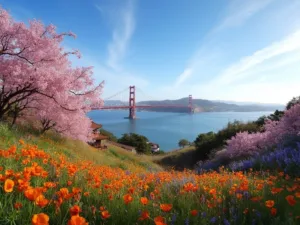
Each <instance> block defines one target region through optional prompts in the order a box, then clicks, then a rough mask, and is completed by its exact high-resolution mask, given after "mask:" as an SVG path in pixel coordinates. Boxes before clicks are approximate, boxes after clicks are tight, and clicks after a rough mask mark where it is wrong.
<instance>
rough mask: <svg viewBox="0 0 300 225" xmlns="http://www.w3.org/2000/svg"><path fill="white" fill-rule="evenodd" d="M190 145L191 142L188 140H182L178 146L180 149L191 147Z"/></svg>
mask: <svg viewBox="0 0 300 225" xmlns="http://www.w3.org/2000/svg"><path fill="white" fill-rule="evenodd" d="M189 143H190V142H189V141H188V140H186V139H181V140H179V142H178V146H179V147H180V148H183V147H185V146H187V145H189Z"/></svg>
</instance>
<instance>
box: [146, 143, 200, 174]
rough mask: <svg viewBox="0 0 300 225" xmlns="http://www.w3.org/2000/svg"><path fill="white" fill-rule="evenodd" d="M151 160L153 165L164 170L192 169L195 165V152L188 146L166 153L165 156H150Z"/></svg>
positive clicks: (193, 148)
mask: <svg viewBox="0 0 300 225" xmlns="http://www.w3.org/2000/svg"><path fill="white" fill-rule="evenodd" d="M151 159H152V161H153V162H154V163H156V164H158V165H160V166H162V167H164V168H165V169H170V168H173V169H175V170H183V169H193V166H194V165H195V164H196V163H197V151H196V150H195V147H193V146H190V147H186V148H182V149H179V150H175V151H172V152H167V153H166V154H162V155H157V156H152V157H151Z"/></svg>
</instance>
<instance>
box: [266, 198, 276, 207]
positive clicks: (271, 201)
mask: <svg viewBox="0 0 300 225" xmlns="http://www.w3.org/2000/svg"><path fill="white" fill-rule="evenodd" d="M274 204H275V202H274V201H273V200H268V201H266V206H267V207H268V208H272V207H273V206H274Z"/></svg>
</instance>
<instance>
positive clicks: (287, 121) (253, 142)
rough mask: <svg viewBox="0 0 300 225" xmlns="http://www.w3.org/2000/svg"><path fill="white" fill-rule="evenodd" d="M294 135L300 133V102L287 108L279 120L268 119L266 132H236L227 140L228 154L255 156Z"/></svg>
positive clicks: (233, 155) (231, 155) (234, 156)
mask: <svg viewBox="0 0 300 225" xmlns="http://www.w3.org/2000/svg"><path fill="white" fill-rule="evenodd" d="M293 135H298V136H299V135H300V104H298V105H295V106H293V107H292V108H290V109H289V110H286V111H285V112H284V115H283V116H282V118H281V119H280V120H279V121H270V120H268V121H266V124H265V125H264V132H261V133H248V132H240V133H238V134H236V136H234V137H233V138H231V139H230V140H228V141H227V147H226V148H227V151H226V154H228V156H229V157H231V158H236V157H248V156H254V155H255V154H257V153H260V152H262V151H264V150H266V149H270V148H272V147H274V146H277V145H278V144H280V143H281V142H283V141H284V138H285V137H287V136H293Z"/></svg>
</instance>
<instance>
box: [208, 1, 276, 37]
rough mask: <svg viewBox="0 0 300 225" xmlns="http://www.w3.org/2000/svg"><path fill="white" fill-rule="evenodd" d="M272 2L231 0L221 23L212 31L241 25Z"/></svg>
mask: <svg viewBox="0 0 300 225" xmlns="http://www.w3.org/2000/svg"><path fill="white" fill-rule="evenodd" d="M272 1H274V0H250V1H245V0H232V1H231V3H230V4H229V7H228V8H227V10H226V13H225V17H224V18H223V19H222V22H221V23H220V24H219V25H218V26H217V27H215V28H214V29H213V31H214V32H216V31H220V30H222V29H225V28H229V27H234V26H238V25H241V24H243V23H244V22H245V21H246V20H248V19H250V18H251V17H252V16H254V15H255V14H256V13H258V12H259V11H261V10H262V9H264V8H266V7H267V6H268V5H269V4H270V3H271V2H272Z"/></svg>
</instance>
